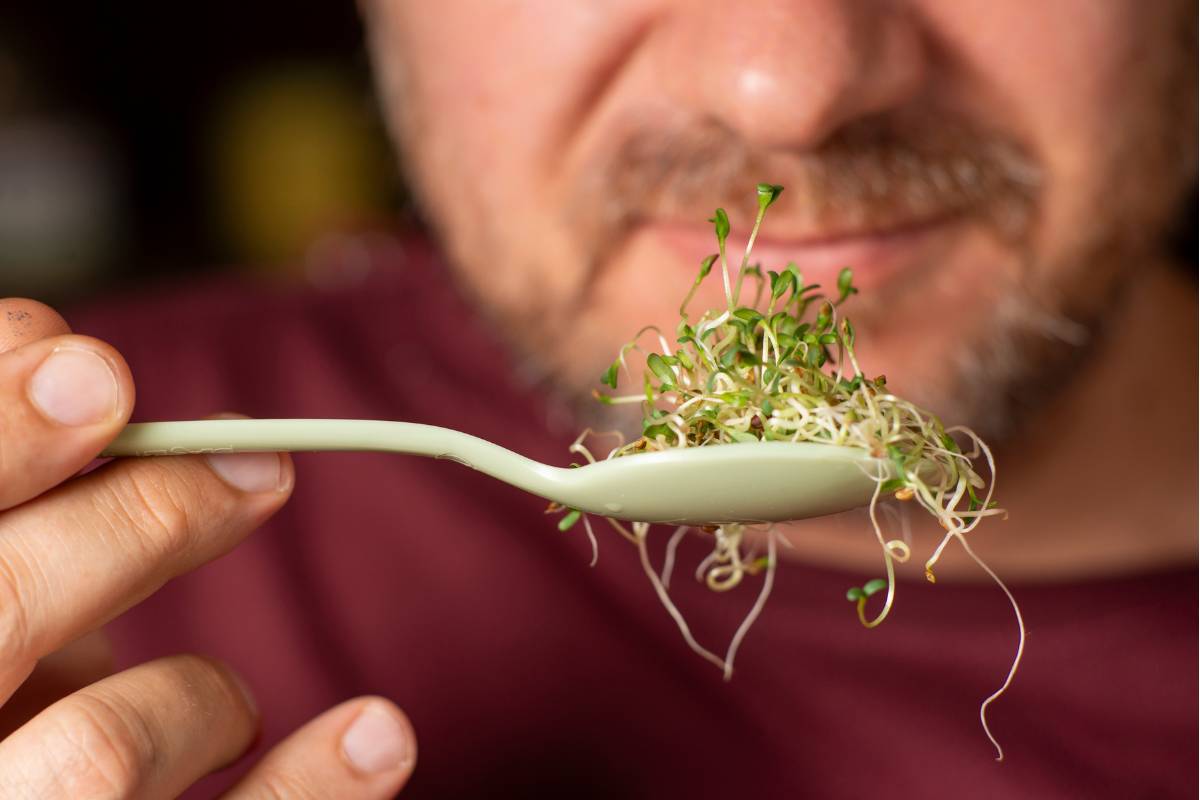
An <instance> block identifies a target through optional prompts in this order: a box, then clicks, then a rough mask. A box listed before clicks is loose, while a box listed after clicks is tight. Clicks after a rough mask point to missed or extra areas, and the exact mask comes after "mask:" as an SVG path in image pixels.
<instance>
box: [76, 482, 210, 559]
mask: <svg viewBox="0 0 1200 800" xmlns="http://www.w3.org/2000/svg"><path fill="white" fill-rule="evenodd" d="M136 466H137V467H139V468H134V469H129V470H125V471H123V472H120V473H118V474H116V475H114V477H113V480H111V481H107V482H105V483H104V484H103V488H102V489H101V491H99V492H98V493H97V494H96V495H95V503H96V505H97V508H98V510H99V512H100V514H101V517H102V518H104V519H105V520H107V521H108V524H109V526H110V527H111V528H112V529H113V531H114V533H116V534H118V535H119V536H121V537H123V538H128V539H129V540H130V541H129V544H130V545H131V547H133V548H135V549H137V550H141V551H144V553H145V554H146V555H148V556H149V557H151V558H152V559H155V560H157V559H159V558H161V557H164V556H170V555H177V554H183V553H186V552H187V551H188V550H190V549H191V548H192V546H193V545H194V543H195V542H194V533H195V526H194V524H193V523H194V521H195V518H196V512H195V509H194V508H193V505H192V502H191V501H190V500H189V495H191V494H194V493H195V492H196V487H195V486H194V485H189V483H190V482H189V481H188V480H187V479H186V478H185V477H183V476H182V475H180V474H178V473H174V474H172V473H171V472H170V471H167V470H164V469H162V468H160V467H157V466H155V465H136Z"/></svg>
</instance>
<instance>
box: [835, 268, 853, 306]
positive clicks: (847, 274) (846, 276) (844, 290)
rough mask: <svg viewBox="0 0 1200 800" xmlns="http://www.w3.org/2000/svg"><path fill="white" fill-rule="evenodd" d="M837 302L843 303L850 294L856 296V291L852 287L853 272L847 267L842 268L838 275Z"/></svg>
mask: <svg viewBox="0 0 1200 800" xmlns="http://www.w3.org/2000/svg"><path fill="white" fill-rule="evenodd" d="M837 287H838V302H839V303H841V302H843V301H844V300H845V299H846V298H847V297H849V296H850V295H852V294H858V289H857V288H855V286H854V272H853V271H852V270H851V269H850V268H849V267H842V271H841V272H839V273H838V279H837Z"/></svg>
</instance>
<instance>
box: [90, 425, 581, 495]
mask: <svg viewBox="0 0 1200 800" xmlns="http://www.w3.org/2000/svg"><path fill="white" fill-rule="evenodd" d="M318 450H373V451H380V452H389V453H407V454H410V455H417V456H430V457H433V458H445V459H450V460H453V461H457V462H458V463H460V464H464V465H465V466H468V467H471V468H472V469H477V470H479V471H480V472H483V473H486V474H488V475H491V476H492V477H493V478H496V479H498V480H501V481H504V482H505V483H508V484H511V485H512V486H516V487H517V488H519V489H524V490H525V491H527V492H531V493H533V494H536V495H539V496H541V497H548V498H554V497H557V496H559V495H560V490H561V489H562V488H563V487H564V483H565V482H566V480H567V476H566V474H567V473H568V472H569V470H566V469H563V468H561V467H551V466H548V465H546V464H542V463H540V462H537V461H534V460H532V459H529V458H526V457H525V456H522V455H520V454H518V453H514V452H513V451H511V450H507V449H505V448H503V447H501V446H500V445H497V444H493V443H491V442H489V441H487V440H486V439H480V438H479V437H477V436H471V435H469V434H466V433H462V432H460V431H455V430H450V429H449V428H439V427H437V426H435V425H419V424H417V423H413V422H391V421H384V420H366V419H211V420H207V419H206V420H190V421H184V422H140V423H132V424H130V425H126V426H125V429H124V430H123V431H121V433H120V434H119V435H118V436H117V438H116V439H114V440H113V441H112V443H111V444H109V446H108V447H107V448H105V450H104V452H102V453H101V454H100V455H102V456H168V455H185V454H188V453H251V452H263V451H266V452H282V451H288V452H303V451H318Z"/></svg>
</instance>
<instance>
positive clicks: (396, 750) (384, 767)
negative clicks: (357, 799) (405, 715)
mask: <svg viewBox="0 0 1200 800" xmlns="http://www.w3.org/2000/svg"><path fill="white" fill-rule="evenodd" d="M342 752H344V753H345V754H346V758H347V759H348V760H349V761H350V763H351V764H353V765H354V768H355V769H357V770H359V771H360V772H366V773H375V772H387V771H388V770H393V769H398V768H400V767H401V766H403V765H404V764H405V763H406V762H407V761H408V760H409V759H410V758H411V757H412V756H411V750H410V748H409V742H408V730H407V729H406V728H405V726H404V725H403V724H402V723H401V722H400V720H399V719H397V718H396V715H395V714H393V713H392V712H391V711H389V710H387V709H386V708H384V707H383V706H381V705H380V704H379V703H371V704H370V705H368V706H367V707H366V708H365V709H363V710H362V712H360V713H359V715H358V718H357V719H356V720H354V723H353V724H351V726H350V727H349V728H348V729H347V730H346V732H345V733H344V734H343V735H342Z"/></svg>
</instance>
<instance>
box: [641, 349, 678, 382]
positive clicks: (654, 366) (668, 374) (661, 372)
mask: <svg viewBox="0 0 1200 800" xmlns="http://www.w3.org/2000/svg"><path fill="white" fill-rule="evenodd" d="M646 366H647V367H649V369H650V371H651V372H653V373H654V375H655V377H657V378H658V379H659V380H660V381H662V385H663V387H664V388H665V387H673V386H674V385H675V373H674V372H672V371H671V367H670V365H669V364H668V363H667V360H666V359H665V358H663V357H662V356H660V355H659V354H658V353H651V354H650V355H648V356H646Z"/></svg>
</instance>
